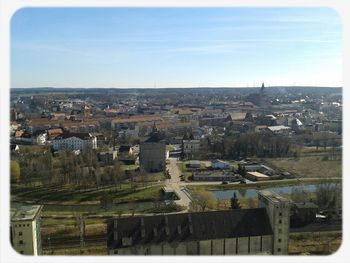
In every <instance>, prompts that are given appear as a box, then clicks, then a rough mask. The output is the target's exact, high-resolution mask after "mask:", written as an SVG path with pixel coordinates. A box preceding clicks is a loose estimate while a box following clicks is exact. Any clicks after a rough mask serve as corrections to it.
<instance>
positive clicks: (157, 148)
mask: <svg viewBox="0 0 350 263" xmlns="http://www.w3.org/2000/svg"><path fill="white" fill-rule="evenodd" d="M165 158H166V147H165V140H164V139H163V138H161V135H160V133H159V132H158V131H157V129H156V127H155V125H154V126H153V131H152V133H151V137H149V138H148V139H147V140H145V141H144V142H141V144H140V154H139V160H140V169H141V171H144V172H161V171H165V166H166V163H165Z"/></svg>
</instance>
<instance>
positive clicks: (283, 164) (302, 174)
mask: <svg viewBox="0 0 350 263" xmlns="http://www.w3.org/2000/svg"><path fill="white" fill-rule="evenodd" d="M264 162H265V163H266V164H267V165H270V166H271V168H275V169H277V170H280V171H285V172H290V173H291V174H293V175H295V176H296V177H299V178H308V177H309V178H315V177H341V176H342V162H341V160H324V159H323V157H322V156H303V157H300V158H296V159H295V158H268V159H264Z"/></svg>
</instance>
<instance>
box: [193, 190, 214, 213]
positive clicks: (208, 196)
mask: <svg viewBox="0 0 350 263" xmlns="http://www.w3.org/2000/svg"><path fill="white" fill-rule="evenodd" d="M215 204H216V200H215V198H214V195H213V194H212V193H211V192H209V191H205V190H197V191H193V192H192V201H191V203H190V210H191V211H202V212H204V211H205V210H206V209H213V208H215Z"/></svg>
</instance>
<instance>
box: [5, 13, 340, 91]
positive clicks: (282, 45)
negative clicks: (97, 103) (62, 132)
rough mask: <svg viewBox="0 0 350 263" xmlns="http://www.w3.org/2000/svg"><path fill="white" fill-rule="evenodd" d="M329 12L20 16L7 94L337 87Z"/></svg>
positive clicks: (336, 43)
mask: <svg viewBox="0 0 350 263" xmlns="http://www.w3.org/2000/svg"><path fill="white" fill-rule="evenodd" d="M341 30H342V29H341V19H340V17H339V16H338V14H337V13H336V11H334V10H333V9H328V8H108V9H106V8H90V9H88V8H27V9H21V10H19V11H18V12H17V13H16V14H15V15H14V16H13V18H12V22H11V37H10V38H11V87H12V88H25V87H41V86H50V87H118V88H129V87H130V88H133V87H135V88H136V87H137V88H142V87H201V86H205V87H210V86H211V87H223V86H224V87H232V86H258V85H260V84H261V82H263V81H264V82H265V83H266V85H267V86H272V85H317V86H342V45H341V38H342V32H341Z"/></svg>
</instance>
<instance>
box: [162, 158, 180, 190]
mask: <svg viewBox="0 0 350 263" xmlns="http://www.w3.org/2000/svg"><path fill="white" fill-rule="evenodd" d="M168 160H169V164H168V165H167V169H168V170H169V173H170V179H167V182H166V183H167V184H174V183H175V184H176V183H179V182H180V175H181V171H180V169H179V167H177V165H176V158H169V159H168Z"/></svg>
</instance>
